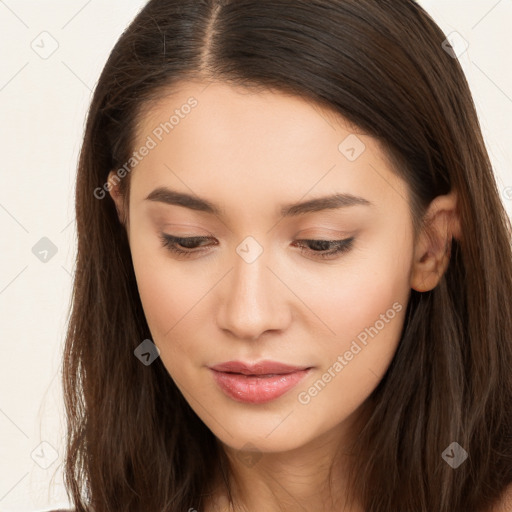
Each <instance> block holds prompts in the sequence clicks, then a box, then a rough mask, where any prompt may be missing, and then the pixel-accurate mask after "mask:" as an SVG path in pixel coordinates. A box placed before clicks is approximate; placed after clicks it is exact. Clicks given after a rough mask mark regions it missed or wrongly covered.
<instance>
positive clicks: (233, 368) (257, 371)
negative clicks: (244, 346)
mask: <svg viewBox="0 0 512 512" xmlns="http://www.w3.org/2000/svg"><path fill="white" fill-rule="evenodd" d="M210 368H211V369H212V370H215V371H218V372H227V373H240V374H242V375H284V374H287V373H294V372H298V371H301V370H307V369H308V366H290V365H287V364H283V363H278V362H277V361H260V362H258V363H253V364H250V363H242V362H241V361H228V362H226V363H221V364H217V365H215V366H210Z"/></svg>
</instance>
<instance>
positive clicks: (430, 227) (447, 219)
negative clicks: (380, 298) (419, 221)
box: [410, 192, 462, 292]
mask: <svg viewBox="0 0 512 512" xmlns="http://www.w3.org/2000/svg"><path fill="white" fill-rule="evenodd" d="M453 238H455V239H458V240H461V238H462V231H461V227H460V217H459V215H458V212H457V195H456V194H455V192H450V194H447V195H444V196H438V197H436V198H435V199H434V200H433V201H432V202H431V203H430V206H429V208H428V210H427V212H426V214H425V226H424V228H423V231H422V232H421V233H420V235H419V237H418V241H417V243H416V247H415V248H414V260H413V266H412V272H411V283H410V285H411V288H413V289H414V290H416V291H419V292H425V291H429V290H432V289H433V288H435V287H436V286H437V284H438V283H439V281H440V280H441V277H442V276H443V274H444V273H445V272H446V269H447V268H448V265H449V263H450V255H451V246H452V239H453Z"/></svg>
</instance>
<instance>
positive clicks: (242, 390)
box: [209, 361, 311, 404]
mask: <svg viewBox="0 0 512 512" xmlns="http://www.w3.org/2000/svg"><path fill="white" fill-rule="evenodd" d="M209 369H210V370H211V372H212V374H213V378H214V380H215V382H216V383H217V385H218V386H219V388H220V389H221V390H222V391H223V392H224V394H225V395H226V396H228V397H229V398H231V399H233V400H236V401H238V402H245V403H249V404H260V403H264V402H269V401H271V400H274V399H276V398H279V397H280V396H282V395H284V394H285V393H286V392H287V391H289V390H290V389H292V388H293V387H295V386H296V385H297V384H298V383H299V382H300V381H301V380H302V379H303V378H304V377H306V375H307V374H308V373H309V371H310V370H311V367H307V366H290V365H287V364H283V363H278V362H275V361H261V362H258V363H254V364H250V363H242V362H240V361H228V362H226V363H222V364H218V365H215V366H211V367H209Z"/></svg>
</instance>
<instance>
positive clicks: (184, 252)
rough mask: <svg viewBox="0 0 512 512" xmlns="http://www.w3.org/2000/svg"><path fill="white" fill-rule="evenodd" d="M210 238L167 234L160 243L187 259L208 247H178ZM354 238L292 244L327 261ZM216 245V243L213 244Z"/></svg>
mask: <svg viewBox="0 0 512 512" xmlns="http://www.w3.org/2000/svg"><path fill="white" fill-rule="evenodd" d="M211 238H212V237H209V236H187V237H181V236H174V235H170V234H167V233H161V234H160V239H161V241H162V245H163V246H164V247H166V248H167V250H168V251H170V252H171V253H174V254H175V255H177V256H179V257H184V258H188V257H191V256H193V255H194V254H202V253H204V252H207V251H208V245H206V248H205V249H203V248H202V247H204V246H201V245H200V246H199V247H194V248H186V247H185V248H179V247H178V245H183V243H182V242H187V241H190V240H194V241H197V240H199V241H203V240H210V239H211ZM354 241H355V236H352V237H348V238H344V239H341V240H339V239H336V240H330V239H329V240H326V239H323V238H301V239H296V240H295V241H294V244H298V246H299V248H300V250H301V252H303V253H304V252H305V253H307V254H308V255H310V256H312V257H313V259H317V260H319V259H320V260H321V259H324V260H328V259H338V258H340V257H341V255H343V253H346V252H349V251H350V250H351V249H352V247H353V244H354ZM307 243H326V244H331V245H334V248H332V249H330V250H327V249H325V250H320V251H315V250H314V249H308V248H304V245H305V244H307ZM214 245H218V243H216V244H214Z"/></svg>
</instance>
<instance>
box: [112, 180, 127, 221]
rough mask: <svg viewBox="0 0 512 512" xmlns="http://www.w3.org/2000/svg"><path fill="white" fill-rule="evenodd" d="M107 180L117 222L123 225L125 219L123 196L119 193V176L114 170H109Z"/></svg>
mask: <svg viewBox="0 0 512 512" xmlns="http://www.w3.org/2000/svg"><path fill="white" fill-rule="evenodd" d="M107 182H108V184H109V194H110V197H111V198H112V199H113V200H114V203H115V205H116V210H117V216H118V218H119V222H120V223H121V224H123V225H124V224H125V219H126V212H125V204H124V196H123V195H122V194H121V191H120V188H119V178H118V177H117V176H116V173H115V171H110V172H109V174H108V179H107Z"/></svg>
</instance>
